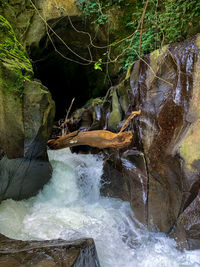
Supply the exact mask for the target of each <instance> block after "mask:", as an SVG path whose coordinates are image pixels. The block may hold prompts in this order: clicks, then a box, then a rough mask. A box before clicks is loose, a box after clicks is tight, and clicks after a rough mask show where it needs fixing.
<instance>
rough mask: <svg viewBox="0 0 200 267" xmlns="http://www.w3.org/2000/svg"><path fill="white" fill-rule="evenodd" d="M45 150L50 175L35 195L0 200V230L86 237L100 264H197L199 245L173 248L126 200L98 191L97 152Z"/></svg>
mask: <svg viewBox="0 0 200 267" xmlns="http://www.w3.org/2000/svg"><path fill="white" fill-rule="evenodd" d="M48 153H49V158H50V161H51V164H52V166H53V175H52V179H51V180H50V182H49V183H48V184H47V185H45V186H44V188H43V190H41V191H40V192H39V193H38V195H37V196H36V197H33V198H30V199H28V200H23V201H13V200H6V201H3V202H2V204H1V205H0V232H1V233H2V234H4V235H6V236H8V237H11V238H16V239H21V240H33V239H34V240H44V239H57V238H62V239H65V240H74V239H79V238H82V237H83V238H84V237H92V238H94V240H95V244H96V248H97V253H98V256H99V259H100V264H101V266H102V267H121V266H124V267H133V266H134V267H137V266H138V267H139V266H141V267H151V266H153V267H157V266H159V267H161V266H162V267H165V266H166V267H173V266H174V267H175V266H190V267H191V266H194V267H196V266H200V251H198V250H196V251H184V252H180V251H178V250H177V249H176V242H175V241H174V240H173V239H170V238H169V237H167V236H166V235H165V234H163V233H153V232H148V230H147V229H146V228H145V226H143V225H141V224H139V222H137V221H136V219H135V217H134V214H133V212H132V210H131V208H130V205H129V203H127V202H124V201H121V200H119V199H114V198H108V197H102V196H100V193H99V192H100V186H101V183H102V181H101V175H102V168H103V158H102V157H101V156H99V155H98V156H94V155H77V154H71V153H70V151H69V150H68V149H62V150H57V151H49V152H48ZM136 224H137V226H138V225H139V227H136V226H135V225H136Z"/></svg>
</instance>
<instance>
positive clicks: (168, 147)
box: [69, 35, 200, 248]
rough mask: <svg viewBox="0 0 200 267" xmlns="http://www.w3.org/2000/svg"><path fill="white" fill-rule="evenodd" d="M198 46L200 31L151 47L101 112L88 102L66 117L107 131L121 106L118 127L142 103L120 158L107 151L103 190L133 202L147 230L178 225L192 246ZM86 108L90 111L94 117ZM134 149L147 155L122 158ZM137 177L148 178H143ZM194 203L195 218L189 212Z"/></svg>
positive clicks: (195, 241)
mask: <svg viewBox="0 0 200 267" xmlns="http://www.w3.org/2000/svg"><path fill="white" fill-rule="evenodd" d="M199 50H200V37H199V35H197V36H196V37H194V38H192V39H190V40H187V41H185V42H183V43H180V44H177V45H171V46H166V47H163V49H162V50H157V51H154V52H153V53H152V54H150V55H149V56H147V57H145V58H144V59H143V60H141V61H138V62H136V63H135V64H134V65H133V66H132V67H131V68H130V69H129V71H128V73H127V76H126V79H125V80H124V81H122V82H121V83H120V84H119V85H118V86H115V87H114V88H112V90H110V92H109V94H108V95H107V96H106V98H105V99H104V100H103V101H104V102H103V104H102V105H101V107H100V111H101V112H99V113H98V114H100V116H97V113H95V108H94V107H92V106H90V107H86V108H85V109H84V110H83V111H82V112H81V113H80V114H79V116H77V117H76V119H75V117H72V120H71V121H69V126H70V127H72V126H75V127H74V128H76V127H77V128H78V127H79V128H80V129H81V126H82V125H84V127H85V128H86V129H91V128H90V127H91V125H93V122H94V121H96V120H98V122H101V123H100V124H99V125H98V127H103V128H104V129H109V124H108V121H109V118H110V116H111V114H113V112H114V109H116V108H117V106H118V105H120V110H118V113H117V112H115V113H116V114H121V115H120V116H122V117H121V119H118V123H116V122H115V124H113V125H114V128H113V127H112V130H113V131H115V132H116V131H119V129H120V126H121V125H122V123H123V121H124V120H125V119H126V118H127V117H128V115H129V114H130V113H131V112H132V111H133V110H140V109H141V111H142V113H141V115H140V116H138V117H137V118H134V120H133V121H132V123H131V124H130V126H129V128H128V129H129V130H130V129H132V131H133V134H134V138H133V143H132V146H131V147H129V148H128V149H127V150H126V151H123V152H122V153H121V152H120V156H119V154H118V153H115V154H113V152H112V151H104V152H105V154H106V157H105V158H106V160H105V165H104V175H103V178H104V180H105V184H103V187H102V194H104V195H109V196H112V197H118V198H121V199H123V200H126V201H129V202H130V203H131V207H132V209H133V211H134V212H135V214H136V217H137V218H138V219H139V220H140V221H141V222H142V223H144V224H147V225H148V228H149V229H150V230H153V231H163V232H165V233H172V232H173V228H174V225H175V224H176V223H177V225H178V226H177V229H178V230H177V233H178V232H179V234H180V233H181V235H180V236H181V238H179V240H182V241H183V243H184V242H185V241H186V243H185V244H187V245H186V246H187V247H190V248H192V247H199V236H198V234H197V233H198V231H199V225H200V224H199V218H200V217H199V213H198V212H197V210H198V206H199V197H198V192H199V188H200V182H199V179H200V178H199V170H200V167H199V162H200V161H199V160H200V154H199V151H200V140H199V138H200V137H199V136H200V135H199V130H198V129H199V122H200V109H199V103H200V90H199V88H200V82H199V81H200V78H199V73H200V61H199ZM113 91H115V93H114V94H113ZM113 103H117V104H118V105H116V104H115V105H114V104H113ZM96 107H98V105H96ZM91 110H92V111H93V112H91ZM84 114H87V116H85V115H84ZM88 114H92V115H93V116H89V117H90V120H89V119H88V118H89V117H88ZM74 115H75V114H74ZM76 115H77V113H76ZM83 115H84V116H83ZM97 118H98V119H97ZM116 118H118V116H117V117H116ZM119 120H121V121H119ZM116 121H117V120H116ZM133 147H136V148H137V150H138V151H139V153H138V154H140V153H141V152H142V154H143V155H144V156H143V159H142V158H141V157H140V156H138V155H131V153H130V156H129V159H127V157H125V158H124V156H123V155H126V153H127V155H129V151H132V150H133ZM133 154H134V153H133ZM108 155H109V156H108ZM130 157H131V159H130ZM138 157H139V158H140V160H139V161H140V162H142V167H141V164H139V165H138ZM125 162H126V164H124V163H125ZM129 163H131V164H130V165H129ZM130 166H131V167H130ZM139 174H141V176H139ZM138 177H142V178H143V180H142V182H141V181H139V178H138ZM144 192H145V193H144ZM143 196H145V197H143ZM142 199H146V202H145V201H141V200H142ZM133 203H135V205H134V204H133ZM192 203H193V204H192ZM194 203H195V204H194ZM141 204H142V206H141ZM191 205H192V206H191ZM194 207H195V212H194V213H195V216H191V212H193V210H194ZM192 218H193V219H192ZM190 220H192V221H190ZM189 221H190V227H189V226H188V222H189ZM193 224H194V227H193ZM180 225H181V226H180ZM177 236H178V234H177ZM177 236H176V235H175V237H177ZM184 240H185V241H184ZM180 242H181V241H180Z"/></svg>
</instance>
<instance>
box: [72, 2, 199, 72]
mask: <svg viewBox="0 0 200 267" xmlns="http://www.w3.org/2000/svg"><path fill="white" fill-rule="evenodd" d="M145 2H146V1H136V0H135V1H134V0H128V1H127V0H112V1H110V0H76V3H77V5H78V7H79V9H80V10H81V11H82V12H83V13H84V15H85V17H86V18H87V19H88V18H89V21H90V22H91V23H97V24H101V25H105V26H106V25H107V23H110V22H111V20H110V14H111V13H112V12H113V11H114V10H116V9H120V10H122V13H121V14H122V16H121V17H120V16H119V17H116V20H118V22H119V23H118V24H119V25H120V27H121V28H120V29H119V31H118V33H117V34H116V33H114V36H115V40H114V41H113V42H112V47H113V48H114V49H113V51H114V53H115V51H117V52H118V53H119V54H121V52H123V53H122V54H123V55H122V56H121V57H120V61H119V63H120V65H121V68H122V69H127V67H128V66H130V64H131V63H133V61H134V60H137V59H138V54H139V50H140V21H141V17H142V13H143V10H144V6H145ZM199 16H200V1H199V0H163V1H162V0H149V3H148V6H147V10H146V13H145V16H144V22H143V27H142V42H141V56H144V55H145V54H148V53H150V52H152V51H153V50H155V49H158V48H161V47H162V46H163V45H165V44H171V43H175V42H179V41H182V40H184V39H186V38H188V37H191V36H192V35H194V34H196V33H197V32H199V31H200V21H199ZM111 23H112V22H111ZM138 26H139V28H138ZM135 31H136V34H135V35H133V36H132V37H131V38H126V39H125V41H124V42H122V43H121V44H120V45H115V43H116V44H117V43H118V42H117V41H119V40H120V39H122V38H124V33H126V34H127V36H129V35H130V34H131V33H134V32H135ZM115 54H116V53H115ZM105 56H106V54H105ZM103 61H105V60H104V59H103Z"/></svg>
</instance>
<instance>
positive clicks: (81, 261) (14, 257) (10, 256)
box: [0, 235, 100, 267]
mask: <svg viewBox="0 0 200 267" xmlns="http://www.w3.org/2000/svg"><path fill="white" fill-rule="evenodd" d="M0 266H2V267H3V266H4V267H13V266H16V267H17V266H27V267H28V266H38V267H39V266H40V267H47V266H48V267H50V266H64V267H80V266H81V267H82V266H85V267H86V266H87V267H100V264H99V260H98V256H97V252H96V248H95V244H94V241H93V239H80V240H77V241H73V242H67V241H64V240H51V241H19V240H13V239H9V238H7V237H5V236H3V235H0Z"/></svg>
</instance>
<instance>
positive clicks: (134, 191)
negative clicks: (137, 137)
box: [101, 150, 148, 224]
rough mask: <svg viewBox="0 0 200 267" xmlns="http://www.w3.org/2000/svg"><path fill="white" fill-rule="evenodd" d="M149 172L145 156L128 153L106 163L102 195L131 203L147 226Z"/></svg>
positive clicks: (135, 212)
mask: <svg viewBox="0 0 200 267" xmlns="http://www.w3.org/2000/svg"><path fill="white" fill-rule="evenodd" d="M147 183H148V178H147V171H146V164H145V159H144V155H143V154H142V153H139V151H137V152H136V151H134V150H132V151H131V150H130V151H126V153H124V154H123V155H122V156H120V157H119V155H113V156H111V157H110V158H109V159H108V160H106V161H105V163H104V169H103V176H102V187H101V194H102V195H104V196H109V197H115V198H120V199H122V200H124V201H128V202H130V205H131V208H132V210H133V212H134V214H135V217H136V219H138V220H139V221H140V222H141V223H143V224H147V186H148V185H147Z"/></svg>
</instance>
